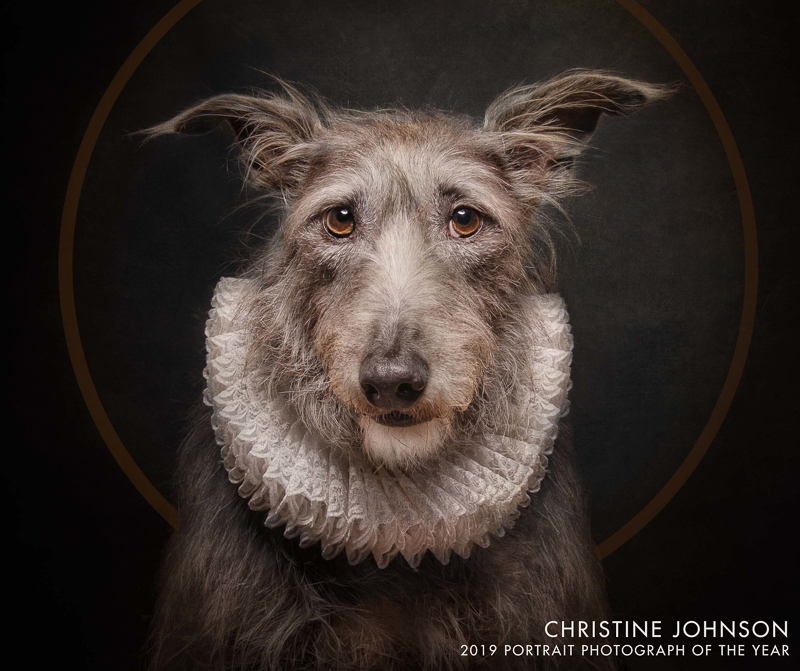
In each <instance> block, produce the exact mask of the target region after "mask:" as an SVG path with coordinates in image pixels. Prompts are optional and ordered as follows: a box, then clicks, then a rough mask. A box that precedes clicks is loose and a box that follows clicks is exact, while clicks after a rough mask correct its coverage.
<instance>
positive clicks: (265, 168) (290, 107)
mask: <svg viewBox="0 0 800 671" xmlns="http://www.w3.org/2000/svg"><path fill="white" fill-rule="evenodd" d="M281 83H282V85H283V88H284V94H282V95H280V94H272V93H267V92H259V93H258V95H242V94H234V93H230V94H225V95H219V96H215V97H213V98H209V99H208V100H204V101H203V102H201V103H199V104H197V105H195V106H194V107H190V108H189V109H187V110H185V111H183V112H181V113H180V114H178V115H177V116H175V117H174V118H172V119H170V120H169V121H165V122H164V123H162V124H159V125H157V126H153V127H152V128H148V129H147V130H145V131H143V134H145V135H147V136H149V137H155V136H159V135H168V134H185V135H202V134H204V133H208V132H210V131H212V130H214V129H215V128H216V127H217V126H219V125H220V124H222V123H227V124H228V125H229V126H230V127H231V129H232V130H233V133H234V135H235V137H236V143H237V145H238V147H239V149H240V151H241V159H242V163H243V165H244V167H245V179H246V180H247V181H248V182H250V183H251V184H252V185H253V186H256V187H260V188H266V189H269V190H275V191H282V192H291V191H292V190H293V189H294V188H295V187H296V186H297V184H298V183H299V182H300V180H301V179H302V176H303V174H304V171H305V168H306V165H307V162H308V157H309V154H310V152H311V147H310V143H311V141H312V139H313V138H314V136H315V135H316V134H317V133H318V132H319V131H320V130H321V128H322V119H321V115H320V111H321V106H322V103H321V102H318V101H316V102H312V101H311V100H310V99H309V98H308V97H306V96H305V95H303V94H302V93H300V92H299V91H298V90H297V89H295V88H294V87H292V86H289V85H288V84H285V83H283V82H281Z"/></svg>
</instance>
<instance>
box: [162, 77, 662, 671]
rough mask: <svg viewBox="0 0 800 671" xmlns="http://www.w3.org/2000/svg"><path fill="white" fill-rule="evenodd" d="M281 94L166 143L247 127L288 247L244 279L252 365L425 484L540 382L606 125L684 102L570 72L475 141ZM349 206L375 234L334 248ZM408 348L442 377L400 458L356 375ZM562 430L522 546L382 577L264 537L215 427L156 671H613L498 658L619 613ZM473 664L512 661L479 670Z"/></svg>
mask: <svg viewBox="0 0 800 671" xmlns="http://www.w3.org/2000/svg"><path fill="white" fill-rule="evenodd" d="M283 89H284V90H283V92H282V93H280V94H268V93H261V94H258V95H256V96H244V95H223V96H218V97H215V98H211V99H209V100H207V101H205V102H203V103H200V104H199V105H197V106H196V107H193V108H191V109H189V110H187V111H185V112H183V113H182V114H179V115H178V116H177V117H175V118H174V119H172V120H171V121H168V122H166V123H164V124H162V125H160V126H157V127H155V128H154V129H151V131H150V133H151V134H152V135H160V134H165V133H204V132H207V131H210V130H211V129H213V128H214V127H215V126H216V125H217V124H219V123H220V122H223V121H225V122H228V123H229V124H230V126H231V127H232V128H233V131H234V133H235V134H236V139H237V144H238V146H239V148H240V149H241V157H242V162H243V166H244V172H245V177H246V179H247V180H248V182H250V183H251V184H253V185H254V186H256V187H258V188H260V189H262V190H263V192H264V193H265V194H268V195H271V196H275V197H277V198H279V199H280V200H281V202H282V204H283V216H282V223H281V226H280V228H279V230H278V232H277V233H276V235H275V236H274V237H273V239H272V240H271V241H270V243H269V245H268V246H267V247H266V248H265V249H264V250H262V251H261V252H260V253H258V254H256V255H255V257H254V258H253V260H252V262H251V264H250V266H249V267H248V268H247V269H246V270H245V274H246V275H247V276H248V277H250V278H251V279H253V280H255V281H256V285H257V286H258V287H259V289H258V290H257V291H256V292H254V294H253V296H252V299H251V300H250V302H249V305H248V306H247V319H249V320H250V324H251V325H252V328H253V330H254V333H255V334H256V336H257V337H256V340H255V343H256V344H255V345H254V346H253V347H252V349H251V352H250V355H249V359H248V365H249V366H252V367H255V369H256V370H257V371H259V374H260V376H261V379H262V380H263V385H262V386H263V391H264V394H266V395H267V396H268V397H273V398H274V397H280V398H282V399H284V400H286V401H287V403H288V405H289V406H290V407H291V409H292V411H293V412H294V413H296V414H297V416H299V417H300V418H301V419H302V420H303V422H304V423H305V424H306V426H308V427H309V428H311V429H313V430H314V431H315V432H317V433H318V434H319V435H320V436H322V437H323V438H324V439H325V440H327V441H329V442H331V443H333V444H336V445H338V446H339V447H341V448H342V449H348V450H360V449H364V450H366V452H367V454H368V455H369V456H370V458H372V459H373V460H374V461H375V463H376V465H378V466H381V465H382V466H385V467H387V468H398V469H408V468H415V467H418V464H424V462H425V461H426V459H427V458H428V457H429V456H430V455H431V454H434V453H436V452H438V451H440V450H447V449H457V445H458V443H459V439H463V438H464V437H465V436H471V435H474V434H476V433H479V432H482V431H486V430H490V431H491V430H494V429H496V427H497V425H498V424H502V423H503V422H504V421H506V419H507V416H508V410H507V408H506V399H507V398H508V397H509V396H510V395H511V394H513V392H514V388H515V385H516V384H517V383H518V375H519V371H521V370H524V369H525V356H526V351H527V350H526V347H525V345H526V342H527V341H526V337H528V336H527V335H526V334H527V333H528V332H527V330H526V327H525V320H524V318H523V317H524V310H525V305H526V297H528V296H530V295H534V294H536V293H541V292H547V291H553V290H554V287H555V272H554V267H555V266H554V260H553V257H552V244H551V241H550V231H549V230H548V228H547V225H546V223H545V222H544V220H543V219H542V218H541V217H537V216H536V214H537V210H539V208H541V207H542V206H543V205H545V204H557V201H558V199H559V198H561V197H563V196H564V195H566V194H569V193H572V192H574V191H575V190H576V189H578V188H579V185H578V183H577V182H576V181H575V180H574V178H573V176H572V171H571V165H570V164H571V161H572V159H573V157H574V156H576V155H577V154H578V153H579V152H580V150H581V149H582V148H583V147H584V146H585V142H586V139H587V137H588V135H589V134H590V133H591V131H593V130H594V128H595V126H596V124H597V121H598V119H599V117H600V115H601V114H611V115H623V114H629V113H631V112H633V111H635V110H637V109H638V108H639V107H641V106H642V105H644V104H645V103H647V102H650V101H652V100H656V99H658V98H661V97H663V96H664V95H666V93H667V90H666V89H664V88H660V87H656V86H652V85H648V84H644V83H642V82H635V81H631V80H626V79H622V78H619V77H615V76H611V75H608V74H606V73H601V72H584V71H580V72H572V73H568V74H567V75H565V76H562V77H560V78H557V79H555V80H552V81H549V82H545V83H543V84H539V85H536V86H525V87H520V88H517V89H514V90H511V91H508V92H507V93H505V94H503V95H502V96H500V97H499V98H498V99H497V100H495V102H493V103H492V104H491V105H490V106H489V108H488V110H487V113H486V118H485V121H484V124H483V125H482V126H476V125H474V124H473V123H471V122H469V121H468V120H465V119H461V118H456V117H453V116H449V115H445V114H442V113H416V112H411V111H407V110H381V111H378V112H363V111H353V110H341V109H335V108H333V107H331V106H329V105H328V104H326V103H325V102H323V101H321V100H318V99H315V98H310V97H308V96H305V95H303V94H301V93H300V92H299V91H298V90H296V89H295V88H293V87H291V86H288V85H283ZM342 205H347V206H348V207H350V208H351V209H352V210H353V211H354V213H355V215H356V228H355V232H354V233H353V235H352V236H350V237H348V238H346V239H337V238H334V237H332V236H331V235H330V234H328V233H326V231H325V229H324V226H323V218H324V215H325V212H327V211H328V210H330V209H331V208H334V207H339V206H342ZM460 206H469V207H471V208H473V209H475V210H476V211H477V212H479V213H480V215H481V218H482V220H483V227H482V228H481V229H480V231H479V233H477V234H475V235H474V236H471V237H469V238H463V239H458V238H456V239H454V238H453V237H452V236H450V237H448V234H447V222H448V219H449V217H450V214H451V213H452V212H453V209H454V208H456V207H460ZM399 350H409V351H411V350H413V351H414V353H415V356H416V355H419V356H421V357H424V358H425V360H426V362H428V364H429V368H430V374H429V379H428V386H427V387H426V389H425V392H424V394H423V395H422V397H421V398H420V399H419V401H418V402H417V403H416V404H415V405H414V407H412V408H411V409H410V410H409V411H408V413H409V414H410V415H412V416H413V417H414V418H415V420H416V421H419V422H422V423H421V424H419V425H418V426H432V427H435V430H433V429H431V430H430V431H428V432H427V433H425V434H424V435H420V436H418V437H413V436H412V437H410V438H409V437H408V435H407V434H402V436H401V438H402V440H399V442H398V440H395V438H394V437H391V436H390V437H389V438H386V437H385V436H384V435H383V434H381V433H380V432H377V433H376V430H375V427H376V426H378V424H377V422H375V421H373V420H374V419H375V417H376V416H377V415H378V414H379V411H378V410H377V409H376V408H375V407H374V406H372V405H370V403H369V402H368V401H367V400H366V399H365V397H364V394H363V393H362V391H361V389H360V388H359V382H358V370H359V364H360V362H361V361H363V360H364V358H365V357H366V356H367V355H369V354H370V353H374V352H376V351H378V352H396V351H399ZM387 356H388V355H387ZM380 431H383V433H387V432H386V431H384V430H383V429H381V430H380ZM393 431H400V430H399V429H398V430H395V429H391V430H390V431H388V433H390V434H391V433H392V432H393ZM565 433H566V428H565V427H562V430H561V435H560V437H559V440H558V442H557V445H556V448H555V451H554V453H553V455H552V457H551V458H550V464H549V469H548V474H547V477H546V478H545V480H544V482H543V485H542V489H541V491H540V492H539V493H538V494H536V495H535V496H534V497H533V503H532V505H531V507H530V508H528V509H526V510H524V511H523V512H522V515H521V517H520V519H519V521H518V523H517V525H516V527H515V528H514V529H513V531H511V532H510V533H509V534H508V535H507V536H506V537H505V538H503V539H502V540H498V541H495V542H494V543H493V544H492V545H491V546H490V547H489V548H488V549H478V550H477V551H475V552H474V553H473V556H471V557H470V558H469V559H467V560H464V559H461V558H459V557H454V558H453V560H452V561H451V563H450V564H449V565H447V566H443V565H441V564H440V563H439V562H438V561H437V560H436V559H434V558H433V557H430V556H428V557H426V558H425V559H424V560H423V562H422V564H421V565H420V567H419V569H417V570H413V569H411V568H409V567H408V565H406V564H405V562H404V560H402V559H401V558H397V559H395V560H394V561H392V562H391V563H390V565H389V567H388V568H386V569H383V570H379V569H377V568H376V567H375V565H374V563H373V562H372V560H371V559H367V560H366V561H364V562H363V563H361V564H359V565H357V566H355V567H353V566H349V565H348V564H347V563H346V561H345V560H344V558H343V557H341V556H340V557H338V558H336V559H334V560H331V561H326V560H323V559H322V558H321V557H320V554H319V548H318V547H312V548H309V549H301V548H299V547H298V545H297V544H296V542H295V541H290V540H286V539H285V538H283V537H282V536H281V534H280V530H268V529H265V528H263V527H262V526H261V523H260V520H261V517H260V516H256V515H254V514H253V513H252V512H251V511H250V510H248V508H247V505H246V503H245V502H244V501H242V500H240V499H239V497H238V495H237V493H236V491H235V488H234V487H233V486H232V485H231V484H230V483H229V482H228V481H227V478H226V476H225V472H224V470H223V468H222V467H221V465H220V463H219V457H218V448H217V447H216V445H215V444H214V440H213V436H212V433H211V428H210V422H209V418H208V416H207V415H206V414H205V413H202V414H201V415H199V416H198V418H197V422H196V424H195V427H194V429H193V431H192V433H191V434H190V436H189V437H188V439H187V440H186V441H185V443H184V445H183V446H182V448H181V457H180V464H179V469H178V476H177V483H178V491H179V496H180V515H181V528H180V530H179V531H178V532H176V533H175V535H174V538H173V540H172V542H171V544H170V548H169V551H168V555H167V558H166V561H165V565H164V570H163V574H162V580H163V584H162V590H161V596H160V600H159V611H158V614H157V619H156V626H155V628H154V633H153V637H152V643H153V665H152V668H153V669H154V670H162V669H209V670H210V669H215V670H222V669H340V668H341V669H351V668H352V669H373V668H374V669H406V668H408V669H450V668H453V669H458V668H467V667H471V666H480V665H481V664H483V665H484V667H485V668H537V669H551V668H552V669H562V668H564V669H568V668H613V661H611V660H608V659H605V658H596V659H588V658H579V657H562V658H559V657H553V658H538V659H536V658H531V657H522V658H514V657H505V656H503V655H502V654H501V653H502V645H503V644H505V643H512V644H516V643H520V644H528V643H548V644H552V643H554V642H556V641H554V640H553V639H549V638H547V637H546V636H545V633H544V625H545V623H546V622H548V621H550V620H558V621H571V620H599V619H604V618H606V617H607V615H608V608H607V604H606V598H605V588H604V584H603V579H602V574H601V571H600V568H599V564H598V563H597V561H596V559H595V557H594V552H593V548H592V543H591V541H590V537H589V531H588V522H587V520H588V515H587V512H586V509H585V501H584V495H583V493H582V487H581V486H580V483H579V480H578V476H577V475H576V470H575V465H574V459H573V457H572V450H571V447H570V445H569V441H568V440H566V436H565ZM378 434H380V435H378ZM394 435H395V434H392V436H394ZM397 435H400V434H397ZM393 441H394V442H393ZM399 445H400V446H402V447H398V446H399ZM576 642H578V641H576ZM580 642H586V639H582V640H581V641H580ZM463 644H485V645H490V644H496V645H498V646H500V652H498V654H496V655H495V656H494V657H490V658H487V659H485V660H482V659H479V658H474V657H470V656H462V655H461V653H462V647H461V646H462V645H463ZM515 664H516V665H517V667H515V666H514V665H515Z"/></svg>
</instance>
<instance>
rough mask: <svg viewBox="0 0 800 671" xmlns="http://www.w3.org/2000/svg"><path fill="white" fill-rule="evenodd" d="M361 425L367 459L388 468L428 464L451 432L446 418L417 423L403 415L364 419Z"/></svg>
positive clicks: (363, 417) (361, 420)
mask: <svg viewBox="0 0 800 671" xmlns="http://www.w3.org/2000/svg"><path fill="white" fill-rule="evenodd" d="M395 415H396V416H395ZM359 421H360V424H361V429H362V431H363V435H364V442H363V446H364V451H365V452H366V453H367V456H368V457H369V458H370V459H371V460H372V461H373V462H375V463H376V464H378V465H381V466H387V467H389V468H408V467H410V466H414V465H417V464H421V463H423V462H425V461H427V460H428V459H430V458H431V457H432V456H434V455H435V454H437V453H438V452H439V451H440V450H441V448H442V445H443V444H444V440H445V437H446V436H447V433H448V430H449V428H450V420H449V419H447V418H442V417H437V418H435V419H430V420H428V421H425V422H418V423H414V421H413V420H411V419H410V418H409V417H408V416H407V415H404V414H402V413H391V414H390V415H384V416H382V417H380V418H377V419H376V418H373V417H367V416H365V415H362V416H361V418H360V420H359Z"/></svg>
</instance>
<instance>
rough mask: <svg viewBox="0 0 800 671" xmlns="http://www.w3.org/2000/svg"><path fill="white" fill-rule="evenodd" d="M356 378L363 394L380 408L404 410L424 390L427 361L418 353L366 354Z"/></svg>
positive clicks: (426, 379) (412, 403)
mask: <svg viewBox="0 0 800 671" xmlns="http://www.w3.org/2000/svg"><path fill="white" fill-rule="evenodd" d="M358 381H359V383H360V384H361V390H362V391H363V392H364V396H366V397H367V400H368V401H369V402H370V403H372V405H374V406H375V407H376V408H380V409H381V410H389V411H391V410H406V409H407V408H410V407H411V406H412V405H414V403H416V402H417V399H418V398H419V397H420V396H422V392H423V391H425V385H426V384H427V382H428V364H427V363H425V361H424V360H423V359H422V358H420V357H419V356H416V355H413V354H402V355H400V356H394V357H391V358H389V357H385V356H382V355H379V354H370V355H369V356H367V357H366V358H365V359H364V361H362V362H361V368H360V369H359V371H358Z"/></svg>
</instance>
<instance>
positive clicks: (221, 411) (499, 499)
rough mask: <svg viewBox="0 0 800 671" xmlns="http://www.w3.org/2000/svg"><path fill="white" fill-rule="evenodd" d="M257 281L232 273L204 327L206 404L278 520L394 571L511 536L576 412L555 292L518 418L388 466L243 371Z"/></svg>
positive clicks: (536, 317) (227, 451) (244, 479)
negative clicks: (309, 424)
mask: <svg viewBox="0 0 800 671" xmlns="http://www.w3.org/2000/svg"><path fill="white" fill-rule="evenodd" d="M248 287H252V284H251V282H250V281H249V280H244V279H235V278H223V279H221V280H220V282H219V284H218V285H217V288H216V291H215V294H214V298H213V300H212V303H211V304H212V310H211V311H210V313H209V319H208V322H207V325H206V336H207V339H206V347H207V350H208V359H207V367H206V370H205V376H206V379H207V387H206V391H205V394H204V400H205V403H206V404H207V405H209V406H211V407H212V408H213V419H212V425H213V428H214V432H215V435H216V440H217V443H218V444H219V445H221V446H222V458H223V463H224V465H225V468H226V470H227V471H228V476H229V479H230V481H231V482H232V483H234V484H237V485H238V489H239V495H240V496H242V497H244V498H247V499H249V501H248V504H249V506H250V508H252V509H253V510H264V511H269V513H268V515H267V518H266V522H265V523H266V525H267V526H268V527H277V526H280V525H283V524H285V525H286V529H285V531H284V535H285V536H286V537H287V538H292V537H294V536H300V545H301V546H303V547H307V546H310V545H312V544H314V543H316V542H320V544H321V547H322V556H323V557H325V558H326V559H331V558H333V557H334V556H336V555H337V554H338V553H339V552H341V551H342V550H344V551H345V552H346V554H347V558H348V560H349V562H350V563H351V564H356V563H358V562H360V561H362V560H363V559H364V558H366V557H367V556H368V555H369V554H372V555H373V557H374V558H375V561H376V562H377V564H378V566H379V567H380V568H384V567H385V566H386V565H387V564H388V563H389V561H391V559H392V558H393V557H395V556H396V555H397V554H402V555H403V557H405V559H406V561H407V562H408V563H409V564H410V565H411V566H412V567H416V566H418V565H419V562H420V561H421V559H422V556H423V555H424V554H425V552H426V551H427V550H430V551H431V552H433V554H434V555H436V557H437V558H438V559H439V560H440V561H441V562H442V563H444V564H446V563H447V562H448V561H449V560H450V553H451V551H455V552H456V553H457V554H459V555H461V556H462V557H468V556H469V554H470V551H471V549H472V547H473V545H474V544H477V545H480V546H481V547H486V546H487V545H488V544H489V537H490V534H492V535H495V536H497V537H500V536H503V534H504V533H505V529H506V528H511V526H512V525H513V523H514V521H515V520H516V519H517V517H519V508H520V507H524V506H526V505H528V504H529V503H530V498H529V493H534V492H536V491H538V489H539V487H540V485H541V481H542V479H543V478H544V475H545V468H546V466H547V456H546V455H548V454H550V453H551V452H552V450H553V442H554V441H555V438H556V434H557V432H558V423H559V419H560V418H561V417H562V416H563V415H565V414H566V413H567V410H568V401H567V392H568V391H569V388H570V387H571V382H570V378H569V370H570V363H571V360H572V336H571V334H570V326H569V324H568V321H567V320H568V315H567V311H566V307H565V305H564V301H563V300H562V299H561V297H560V296H558V295H557V294H546V295H543V296H536V297H533V298H531V309H530V318H531V323H532V325H533V329H532V330H533V332H534V339H535V340H536V342H534V343H533V347H532V349H531V352H530V364H529V365H530V370H529V371H528V374H527V375H524V376H523V377H524V378H525V387H524V389H523V390H522V393H520V394H519V396H520V398H518V399H515V400H514V402H513V404H512V405H513V407H514V413H515V415H516V417H517V420H516V423H514V425H513V426H509V427H508V428H507V430H503V431H502V435H500V434H492V435H483V436H481V437H480V438H478V439H472V440H470V441H467V442H465V443H464V445H463V446H462V447H461V448H460V449H458V450H451V451H449V452H448V453H446V454H443V455H442V456H439V457H436V458H435V459H434V462H433V463H432V464H430V465H429V466H430V467H429V468H426V469H420V470H415V471H409V472H407V473H405V474H404V473H400V472H389V471H387V470H385V469H376V467H375V466H374V465H373V464H372V463H371V462H369V461H368V460H367V458H366V456H361V453H360V452H357V451H351V452H350V453H349V454H346V453H344V452H343V451H342V450H336V449H332V448H329V447H328V446H327V445H325V444H323V443H322V442H321V441H320V440H318V439H317V438H316V436H314V435H312V434H311V433H309V432H308V431H307V430H306V429H305V427H304V426H303V425H302V424H301V423H300V422H298V421H294V422H293V423H292V422H290V421H288V420H287V419H286V416H285V413H284V412H282V410H281V407H280V405H279V404H275V403H270V402H266V401H264V399H263V398H261V397H260V396H259V394H258V393H257V392H256V391H255V386H256V385H255V381H254V377H253V375H252V373H247V372H246V371H245V361H246V355H247V350H248V342H249V331H248V330H247V327H246V326H247V325H246V322H245V319H244V318H243V317H242V313H244V312H245V311H244V310H241V309H239V308H240V306H241V300H242V297H243V295H244V294H245V293H246V291H247V289H248Z"/></svg>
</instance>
